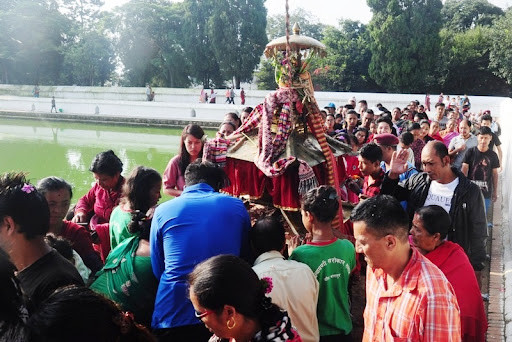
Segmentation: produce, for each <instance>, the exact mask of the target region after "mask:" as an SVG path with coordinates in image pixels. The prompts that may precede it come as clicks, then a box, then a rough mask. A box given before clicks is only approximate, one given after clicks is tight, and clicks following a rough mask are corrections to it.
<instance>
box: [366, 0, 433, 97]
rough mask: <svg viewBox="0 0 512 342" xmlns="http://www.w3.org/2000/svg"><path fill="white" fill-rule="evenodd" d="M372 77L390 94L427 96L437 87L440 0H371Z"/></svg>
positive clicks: (370, 68)
mask: <svg viewBox="0 0 512 342" xmlns="http://www.w3.org/2000/svg"><path fill="white" fill-rule="evenodd" d="M368 5H369V7H370V8H371V10H372V11H373V18H372V20H371V21H370V24H369V26H368V29H369V32H370V37H371V39H370V48H371V51H372V58H371V62H370V66H369V74H370V76H371V77H372V78H373V79H374V80H375V81H376V82H377V84H378V85H380V86H381V87H383V88H384V89H385V90H387V91H394V92H424V91H425V89H428V88H429V87H430V86H431V85H432V84H434V83H435V77H434V76H435V70H436V63H437V55H438V52H439V44H440V42H439V30H440V27H441V14H440V9H441V7H442V3H441V1H440V0H368Z"/></svg>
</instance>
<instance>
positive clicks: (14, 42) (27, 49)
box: [0, 0, 71, 84]
mask: <svg viewBox="0 0 512 342" xmlns="http://www.w3.org/2000/svg"><path fill="white" fill-rule="evenodd" d="M7 2H8V1H7ZM56 8H57V7H56V3H55V2H53V1H48V2H45V1H32V0H19V1H13V2H12V3H10V5H7V6H5V7H3V8H2V10H0V31H1V32H2V36H3V37H2V40H1V41H0V42H2V47H0V62H1V64H2V80H3V81H4V82H9V83H22V84H23V83H25V84H33V83H38V82H40V83H45V84H56V83H57V82H58V80H59V74H60V66H61V63H62V54H61V51H60V48H61V46H62V44H64V43H65V42H66V40H67V39H68V35H67V33H68V32H70V28H71V22H70V21H69V20H68V19H67V18H65V17H64V16H63V15H62V14H60V13H59V12H58V11H57V10H56ZM4 43H5V45H4Z"/></svg>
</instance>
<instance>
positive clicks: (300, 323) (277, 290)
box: [253, 251, 320, 342]
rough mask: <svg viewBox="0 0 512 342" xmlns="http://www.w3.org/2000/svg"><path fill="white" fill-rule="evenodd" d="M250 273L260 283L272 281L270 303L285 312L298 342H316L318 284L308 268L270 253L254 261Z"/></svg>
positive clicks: (317, 335)
mask: <svg viewBox="0 0 512 342" xmlns="http://www.w3.org/2000/svg"><path fill="white" fill-rule="evenodd" d="M253 270H254V272H256V274H257V275H258V277H259V278H260V279H261V278H263V277H270V278H272V286H273V287H272V291H271V292H270V293H269V296H270V297H271V298H272V303H274V304H277V305H278V306H279V307H281V308H282V309H284V310H286V311H288V314H289V315H290V318H291V321H292V325H293V326H294V327H295V328H296V329H297V331H298V332H299V335H300V337H301V338H302V341H304V342H313V341H315V342H318V340H319V339H320V333H319V331H318V321H317V318H316V305H317V302H318V281H317V280H316V277H315V275H314V274H313V271H311V269H310V268H309V266H307V265H306V264H303V263H301V262H297V261H295V260H285V259H284V257H283V256H282V255H281V253H279V252H278V251H270V252H266V253H263V254H261V255H260V256H259V257H258V258H257V259H256V261H255V262H254V266H253Z"/></svg>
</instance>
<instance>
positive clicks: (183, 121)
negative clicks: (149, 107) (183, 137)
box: [0, 110, 220, 130]
mask: <svg viewBox="0 0 512 342" xmlns="http://www.w3.org/2000/svg"><path fill="white" fill-rule="evenodd" d="M0 117H2V118H9V119H30V120H34V119H36V120H45V121H64V122H88V123H102V124H105V123H115V124H116V125H126V126H151V127H170V128H183V126H185V125H187V124H189V123H195V124H198V125H199V126H201V127H203V128H205V129H214V130H216V129H217V128H218V127H219V124H220V121H208V120H200V119H193V118H176V119H154V118H140V117H126V116H121V115H119V116H108V115H84V114H73V113H65V114H64V113H57V114H53V113H40V112H24V111H1V110H0Z"/></svg>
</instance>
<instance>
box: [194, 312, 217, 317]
mask: <svg viewBox="0 0 512 342" xmlns="http://www.w3.org/2000/svg"><path fill="white" fill-rule="evenodd" d="M211 313H213V311H211V310H205V311H204V312H199V311H197V310H194V315H196V317H197V318H203V317H206V316H208V315H209V314H211Z"/></svg>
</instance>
